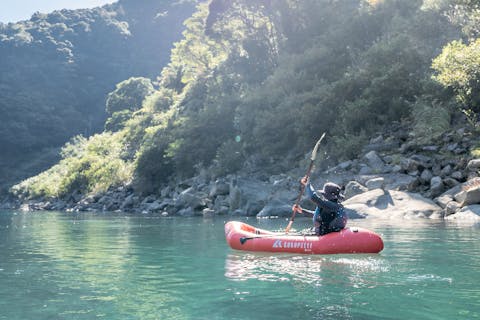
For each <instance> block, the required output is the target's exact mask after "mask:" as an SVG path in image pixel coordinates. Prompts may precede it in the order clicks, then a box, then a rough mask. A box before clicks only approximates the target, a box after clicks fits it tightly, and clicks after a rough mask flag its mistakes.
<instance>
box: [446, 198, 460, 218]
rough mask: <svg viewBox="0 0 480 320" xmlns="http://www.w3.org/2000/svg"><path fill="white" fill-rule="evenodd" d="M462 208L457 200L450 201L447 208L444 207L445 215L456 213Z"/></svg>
mask: <svg viewBox="0 0 480 320" xmlns="http://www.w3.org/2000/svg"><path fill="white" fill-rule="evenodd" d="M460 209H461V206H460V203H458V202H457V201H450V202H449V203H447V205H446V206H445V209H444V212H445V216H449V215H451V214H454V213H456V212H457V211H459V210H460Z"/></svg>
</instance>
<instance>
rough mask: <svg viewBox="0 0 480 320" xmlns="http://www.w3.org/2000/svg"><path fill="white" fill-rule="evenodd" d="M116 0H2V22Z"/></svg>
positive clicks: (0, 10) (0, 6)
mask: <svg viewBox="0 0 480 320" xmlns="http://www.w3.org/2000/svg"><path fill="white" fill-rule="evenodd" d="M112 2H115V0H0V22H3V23H8V22H16V21H20V20H28V19H30V17H31V16H32V14H33V13H35V12H36V11H40V12H42V13H49V12H52V11H54V10H60V9H81V8H93V7H99V6H102V5H104V4H107V3H112Z"/></svg>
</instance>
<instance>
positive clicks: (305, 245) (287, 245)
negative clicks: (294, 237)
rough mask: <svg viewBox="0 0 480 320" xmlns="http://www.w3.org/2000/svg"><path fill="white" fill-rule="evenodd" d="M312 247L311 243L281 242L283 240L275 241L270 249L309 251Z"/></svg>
mask: <svg viewBox="0 0 480 320" xmlns="http://www.w3.org/2000/svg"><path fill="white" fill-rule="evenodd" d="M312 246H313V242H307V241H283V240H275V242H274V243H273V245H272V248H282V249H290V248H293V249H298V248H301V249H305V250H311V249H312Z"/></svg>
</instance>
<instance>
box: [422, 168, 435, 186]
mask: <svg viewBox="0 0 480 320" xmlns="http://www.w3.org/2000/svg"><path fill="white" fill-rule="evenodd" d="M432 178H433V174H432V171H430V170H428V169H425V170H423V171H422V174H421V175H420V182H422V183H424V184H426V183H430V180H432Z"/></svg>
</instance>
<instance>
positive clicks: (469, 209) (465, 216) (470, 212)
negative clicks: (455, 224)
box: [445, 205, 480, 224]
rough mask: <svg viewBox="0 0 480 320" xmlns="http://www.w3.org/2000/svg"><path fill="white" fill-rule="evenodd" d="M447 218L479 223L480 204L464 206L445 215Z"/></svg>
mask: <svg viewBox="0 0 480 320" xmlns="http://www.w3.org/2000/svg"><path fill="white" fill-rule="evenodd" d="M445 220H455V221H459V222H466V223H472V224H478V223H480V205H471V206H466V207H463V208H462V209H461V210H460V211H459V212H457V213H455V214H452V215H449V216H448V217H445Z"/></svg>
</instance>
